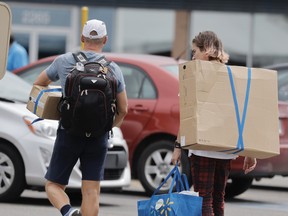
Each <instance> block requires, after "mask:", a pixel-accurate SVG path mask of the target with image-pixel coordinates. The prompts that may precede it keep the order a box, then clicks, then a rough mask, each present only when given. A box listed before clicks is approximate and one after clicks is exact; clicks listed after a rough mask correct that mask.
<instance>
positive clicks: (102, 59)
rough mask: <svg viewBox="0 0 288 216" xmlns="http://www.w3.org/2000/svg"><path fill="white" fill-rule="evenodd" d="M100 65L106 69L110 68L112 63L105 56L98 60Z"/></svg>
mask: <svg viewBox="0 0 288 216" xmlns="http://www.w3.org/2000/svg"><path fill="white" fill-rule="evenodd" d="M97 62H98V63H100V64H101V65H103V66H104V67H108V66H109V64H110V63H111V61H109V60H108V59H107V58H106V57H105V56H101V57H100V58H99V59H98V60H97Z"/></svg>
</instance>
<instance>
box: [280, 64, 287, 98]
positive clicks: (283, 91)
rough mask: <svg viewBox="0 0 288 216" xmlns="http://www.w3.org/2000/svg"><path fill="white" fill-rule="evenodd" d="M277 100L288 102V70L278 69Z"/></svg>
mask: <svg viewBox="0 0 288 216" xmlns="http://www.w3.org/2000/svg"><path fill="white" fill-rule="evenodd" d="M278 98H279V100H280V101H288V68H285V69H284V68H283V69H278Z"/></svg>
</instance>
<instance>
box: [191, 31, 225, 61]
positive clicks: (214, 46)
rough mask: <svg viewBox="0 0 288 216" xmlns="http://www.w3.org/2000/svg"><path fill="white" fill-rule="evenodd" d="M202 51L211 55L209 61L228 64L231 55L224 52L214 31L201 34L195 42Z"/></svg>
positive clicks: (193, 41)
mask: <svg viewBox="0 0 288 216" xmlns="http://www.w3.org/2000/svg"><path fill="white" fill-rule="evenodd" d="M192 43H194V44H195V45H196V46H197V47H199V49H200V50H201V51H205V52H206V53H207V54H208V55H209V60H216V61H220V62H221V63H227V62H228V59H229V55H228V54H227V53H226V52H225V51H224V48H223V45H222V42H221V40H220V39H219V38H218V37H217V35H216V34H215V33H214V32H212V31H203V32H200V33H199V34H198V35H197V36H196V37H195V38H194V39H193V40H192Z"/></svg>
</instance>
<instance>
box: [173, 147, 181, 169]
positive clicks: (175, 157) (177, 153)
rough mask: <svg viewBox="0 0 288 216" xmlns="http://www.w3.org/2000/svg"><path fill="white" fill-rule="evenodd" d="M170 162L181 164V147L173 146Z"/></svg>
mask: <svg viewBox="0 0 288 216" xmlns="http://www.w3.org/2000/svg"><path fill="white" fill-rule="evenodd" d="M171 162H172V163H173V164H174V165H176V163H177V162H178V166H180V164H181V148H174V151H173V155H172V159H171Z"/></svg>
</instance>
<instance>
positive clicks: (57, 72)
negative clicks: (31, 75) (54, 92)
mask: <svg viewBox="0 0 288 216" xmlns="http://www.w3.org/2000/svg"><path fill="white" fill-rule="evenodd" d="M82 52H83V53H84V54H85V56H86V57H87V59H88V61H89V62H90V61H97V60H98V59H100V58H101V57H102V56H103V54H100V53H96V52H93V51H82ZM75 64H76V61H75V59H74V57H73V55H72V53H71V52H68V53H65V54H62V55H60V56H57V57H56V58H55V59H54V61H53V62H52V64H51V65H49V66H48V67H47V68H46V70H45V71H46V73H47V76H48V78H49V79H50V80H52V81H54V82H55V81H57V80H59V79H60V82H61V87H62V92H63V93H64V89H65V81H66V77H67V75H68V74H69V72H70V71H71V70H72V69H73V67H75ZM109 67H110V68H111V69H112V72H113V74H114V76H115V77H116V79H117V81H118V82H117V93H120V92H122V91H123V90H124V89H125V82H124V78H123V74H122V71H121V69H120V67H119V66H118V65H117V64H116V63H115V62H111V63H110V65H109Z"/></svg>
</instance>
